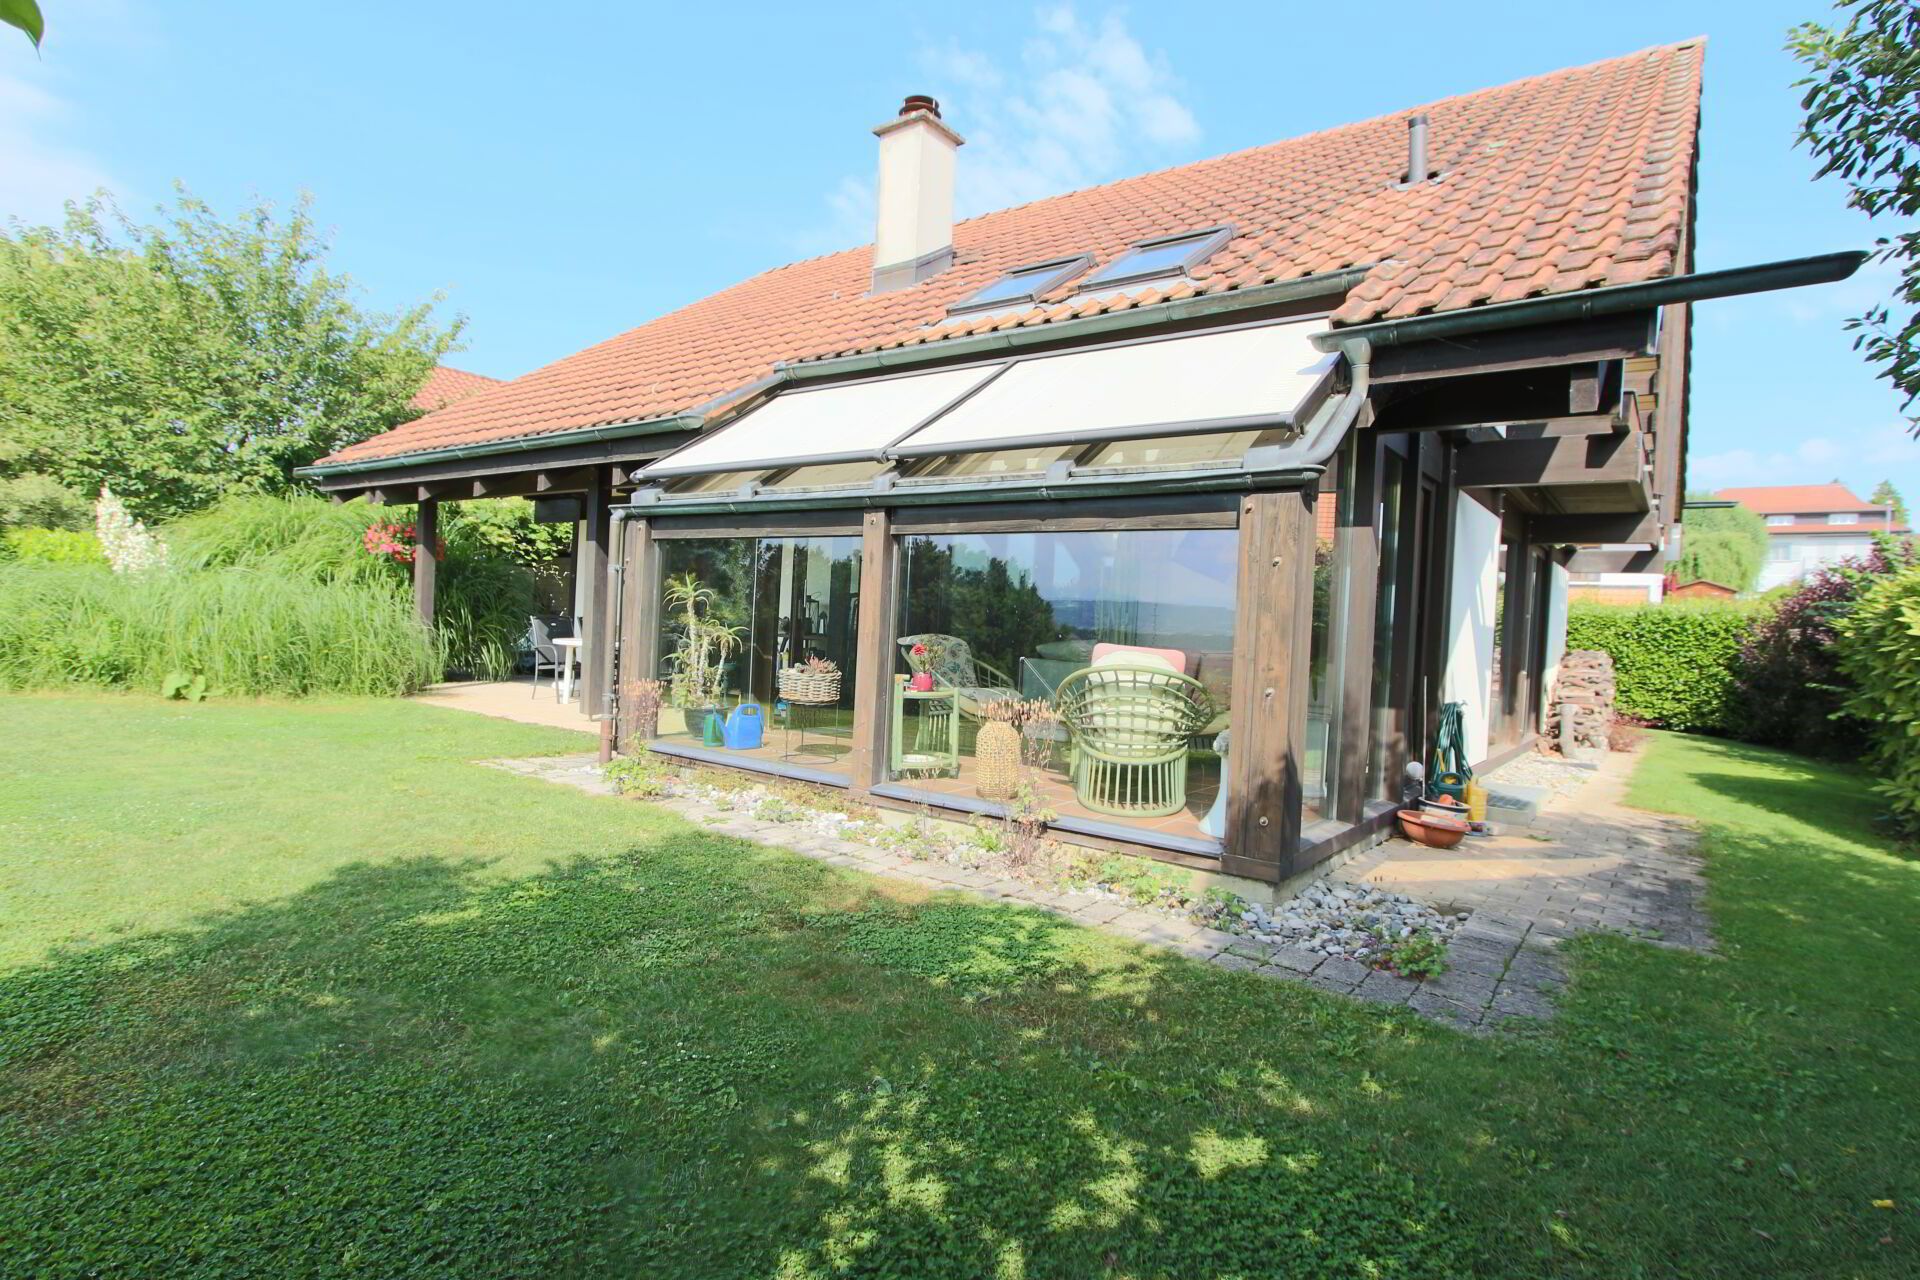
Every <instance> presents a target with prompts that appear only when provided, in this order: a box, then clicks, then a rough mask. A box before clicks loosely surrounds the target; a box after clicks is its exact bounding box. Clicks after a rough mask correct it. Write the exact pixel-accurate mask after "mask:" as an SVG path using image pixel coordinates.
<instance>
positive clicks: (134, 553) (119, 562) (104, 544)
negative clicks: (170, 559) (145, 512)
mask: <svg viewBox="0 0 1920 1280" xmlns="http://www.w3.org/2000/svg"><path fill="white" fill-rule="evenodd" d="M93 528H94V532H95V533H96V534H98V535H99V538H100V549H101V550H102V551H103V552H105V553H106V557H107V563H108V564H109V565H112V566H113V571H114V572H115V573H141V572H144V571H145V570H148V569H163V568H165V567H166V564H167V544H166V543H165V542H163V541H161V539H160V535H159V534H157V533H155V532H153V531H152V530H151V529H148V528H147V526H145V525H143V524H141V523H140V522H139V521H138V520H135V519H134V518H133V517H132V516H131V515H129V514H128V513H127V509H126V507H125V506H123V505H122V504H121V502H120V499H118V498H116V497H114V496H113V490H112V489H109V488H108V487H107V486H105V485H101V486H100V500H99V501H98V502H96V503H94V504H93Z"/></svg>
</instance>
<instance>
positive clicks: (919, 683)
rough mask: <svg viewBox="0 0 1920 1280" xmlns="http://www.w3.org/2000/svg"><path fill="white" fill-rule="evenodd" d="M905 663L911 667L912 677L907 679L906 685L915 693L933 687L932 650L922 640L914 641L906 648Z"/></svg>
mask: <svg viewBox="0 0 1920 1280" xmlns="http://www.w3.org/2000/svg"><path fill="white" fill-rule="evenodd" d="M907 665H908V666H910V667H912V668H913V679H911V680H909V681H907V687H908V688H909V689H912V690H913V691H914V692H916V693H927V692H929V691H931V690H932V688H933V650H931V649H929V648H928V647H927V646H926V644H925V643H924V642H922V643H916V644H915V645H914V646H913V648H911V649H909V650H907Z"/></svg>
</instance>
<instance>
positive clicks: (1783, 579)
mask: <svg viewBox="0 0 1920 1280" xmlns="http://www.w3.org/2000/svg"><path fill="white" fill-rule="evenodd" d="M1872 550H1873V539H1872V538H1870V537H1866V536H1865V535H1862V536H1861V537H1858V538H1823V537H1813V538H1793V537H1788V536H1785V535H1778V536H1775V535H1769V536H1768V538H1767V562H1766V563H1765V564H1764V565H1762V566H1761V567H1760V590H1762V591H1769V590H1771V589H1773V588H1774V587H1777V586H1780V585H1782V584H1783V583H1788V582H1798V581H1799V580H1800V579H1802V578H1805V577H1810V576H1811V575H1812V574H1813V573H1814V572H1815V571H1816V570H1819V569H1824V568H1825V567H1827V566H1828V565H1831V564H1838V563H1839V562H1840V561H1842V560H1851V559H1853V558H1854V557H1856V556H1864V555H1866V554H1867V553H1868V552H1869V551H1872Z"/></svg>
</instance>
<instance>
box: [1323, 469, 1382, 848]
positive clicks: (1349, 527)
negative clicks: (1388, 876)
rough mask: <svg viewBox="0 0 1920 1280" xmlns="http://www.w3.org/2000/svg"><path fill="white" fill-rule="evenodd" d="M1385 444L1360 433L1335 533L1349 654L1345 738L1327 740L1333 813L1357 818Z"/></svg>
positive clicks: (1363, 783) (1344, 644) (1342, 641)
mask: <svg viewBox="0 0 1920 1280" xmlns="http://www.w3.org/2000/svg"><path fill="white" fill-rule="evenodd" d="M1379 458H1380V448H1379V443H1378V441H1376V440H1375V439H1374V437H1373V435H1372V433H1370V432H1369V433H1366V434H1364V435H1356V436H1355V437H1354V440H1353V446H1352V448H1351V451H1350V452H1349V453H1348V454H1347V456H1346V461H1347V462H1348V463H1350V464H1351V466H1352V473H1351V475H1350V476H1345V477H1342V481H1343V483H1342V484H1341V502H1340V510H1339V523H1338V524H1337V526H1336V527H1335V531H1334V535H1333V538H1334V555H1333V562H1334V566H1335V568H1336V570H1337V571H1338V574H1339V577H1338V578H1337V579H1336V581H1335V582H1334V587H1333V589H1334V590H1335V591H1337V592H1339V593H1340V596H1341V598H1342V601H1343V608H1342V610H1341V611H1340V612H1339V615H1338V616H1340V617H1341V618H1342V619H1343V625H1342V626H1341V627H1340V629H1339V630H1338V631H1336V632H1335V633H1334V635H1333V636H1332V637H1331V640H1332V643H1334V644H1336V645H1339V646H1340V647H1341V648H1342V649H1343V650H1344V651H1345V653H1346V666H1345V667H1344V668H1342V670H1341V673H1340V689H1339V692H1338V693H1337V694H1336V696H1337V697H1338V698H1339V699H1340V737H1339V741H1338V742H1333V743H1329V744H1328V749H1329V750H1332V751H1335V752H1337V756H1336V758H1335V761H1334V763H1333V765H1332V766H1331V767H1330V769H1329V772H1330V773H1332V774H1333V775H1334V776H1335V777H1337V779H1338V781H1337V782H1336V783H1335V784H1334V798H1333V804H1334V814H1335V816H1336V817H1338V818H1339V820H1340V821H1342V822H1358V821H1360V819H1361V817H1362V816H1363V815H1364V814H1365V812H1366V805H1367V798H1368V797H1367V756H1368V753H1369V751H1370V749H1371V746H1372V741H1373V610H1374V605H1375V602H1376V599H1377V597H1378V595H1379V589H1380V585H1379V579H1380V539H1379V536H1378V532H1377V531H1376V530H1375V528H1374V523H1373V522H1374V516H1375V513H1376V512H1377V510H1378V508H1379V501H1380V495H1379V488H1378V483H1379V475H1380V467H1379Z"/></svg>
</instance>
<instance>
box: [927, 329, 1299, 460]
mask: <svg viewBox="0 0 1920 1280" xmlns="http://www.w3.org/2000/svg"><path fill="white" fill-rule="evenodd" d="M1326 327H1327V326H1326V320H1325V319H1324V318H1323V317H1316V318H1314V319H1311V320H1299V321H1290V322H1287V323H1284V324H1275V325H1266V326H1263V327H1260V328H1255V329H1234V330H1229V331H1227V332H1225V333H1205V334H1196V335H1194V336H1193V337H1190V338H1168V339H1165V340H1162V341H1158V342H1142V343H1136V344H1133V345H1129V346H1120V347H1108V348H1105V349H1103V350H1095V351H1079V352H1067V353H1063V354H1060V355H1052V356H1038V357H1032V358H1029V359H1025V360H1021V361H1020V362H1018V363H1017V364H1015V365H1013V367H1012V368H1010V369H1008V370H1007V372H1006V373H1005V375H1003V376H1002V377H1000V378H998V379H996V380H995V381H994V382H993V383H992V384H991V385H989V386H987V387H986V388H985V389H984V390H982V391H981V392H980V393H979V394H978V395H975V396H972V397H970V398H968V399H967V400H966V401H965V402H964V403H962V404H960V405H959V406H958V407H956V408H955V409H954V410H953V411H952V412H950V413H946V414H942V415H941V416H940V417H939V418H938V419H936V420H934V421H933V422H930V423H928V424H927V425H926V426H924V427H922V428H921V429H920V430H919V431H916V432H915V433H914V434H913V435H911V436H909V437H908V438H907V439H906V440H903V441H901V443H900V445H899V446H898V448H897V449H896V450H895V452H897V453H899V454H901V455H902V456H912V455H925V454H934V453H958V452H961V451H963V450H972V449H996V448H1005V447H1007V445H1008V442H1010V441H1021V442H1028V441H1039V440H1049V439H1060V440H1074V441H1088V442H1092V441H1095V440H1102V439H1122V438H1126V437H1129V436H1136V435H1145V434H1154V435H1179V434H1185V433H1188V432H1201V431H1220V430H1230V429H1235V428H1239V427H1247V426H1252V425H1256V424H1265V423H1276V424H1277V423H1279V422H1281V421H1284V420H1286V419H1288V418H1289V417H1290V416H1291V415H1293V414H1295V413H1296V411H1298V410H1299V409H1300V407H1301V406H1302V405H1303V404H1305V403H1306V402H1307V400H1308V399H1309V397H1311V396H1312V395H1313V393H1314V392H1315V390H1316V389H1317V388H1319V387H1320V385H1321V384H1322V383H1323V382H1325V381H1326V380H1327V378H1328V377H1329V376H1330V375H1331V374H1332V372H1333V367H1334V362H1335V357H1333V356H1331V355H1326V354H1323V353H1321V352H1320V351H1318V350H1316V349H1315V348H1314V346H1313V344H1312V343H1311V342H1309V341H1308V335H1310V334H1313V333H1318V332H1320V331H1321V330H1323V329H1325V328H1326Z"/></svg>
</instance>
